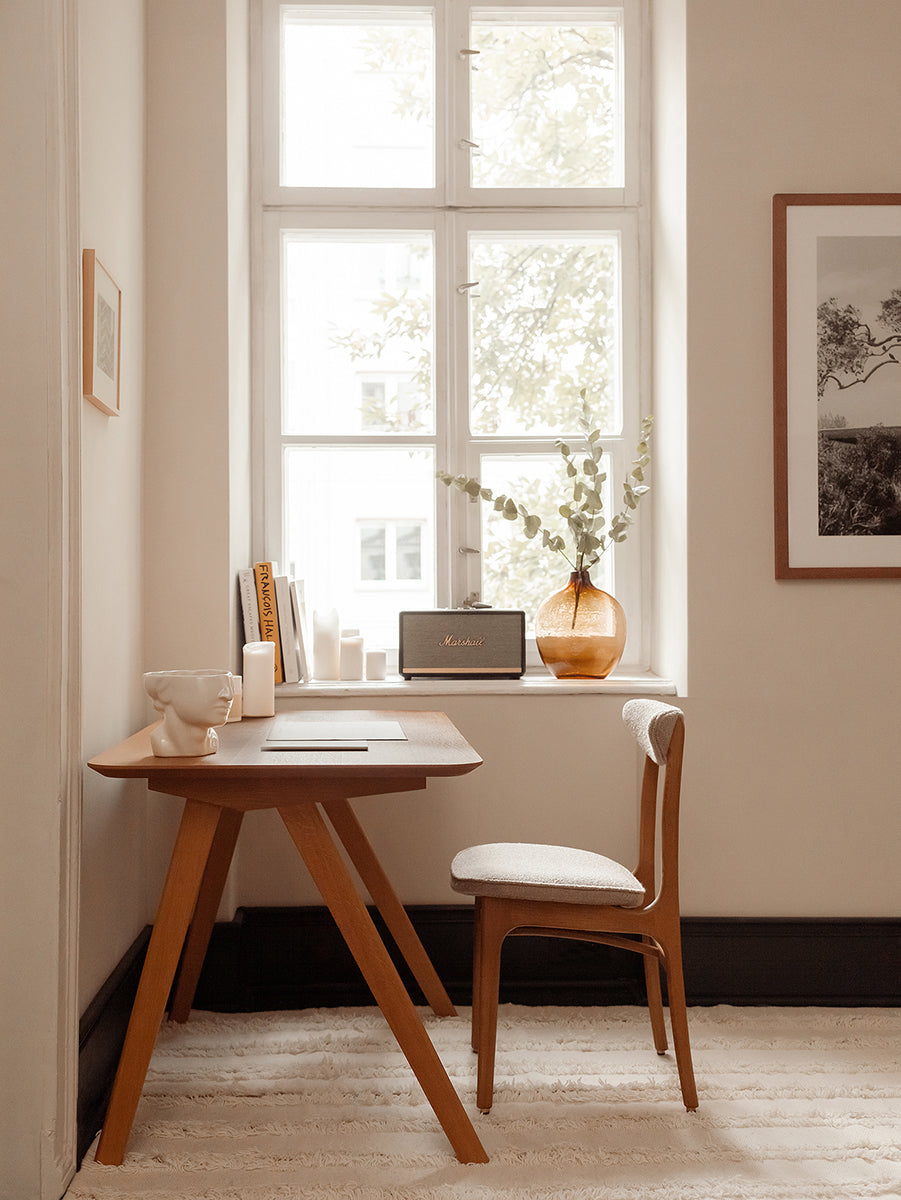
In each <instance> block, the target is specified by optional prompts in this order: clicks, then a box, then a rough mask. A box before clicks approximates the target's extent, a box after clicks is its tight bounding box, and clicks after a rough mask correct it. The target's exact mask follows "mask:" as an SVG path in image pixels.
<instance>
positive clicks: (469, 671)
mask: <svg viewBox="0 0 901 1200" xmlns="http://www.w3.org/2000/svg"><path fill="white" fill-rule="evenodd" d="M525 634H526V615H525V613H524V612H520V611H519V610H518V609H506V608H439V609H430V610H429V611H428V612H402V613H401V614H400V651H399V654H398V673H399V674H400V675H403V677H404V679H414V678H416V679H422V678H429V677H431V678H432V679H518V678H519V676H520V675H522V674H523V672H524V671H525V669H526V637H525Z"/></svg>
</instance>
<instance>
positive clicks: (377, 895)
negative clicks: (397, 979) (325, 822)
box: [322, 800, 457, 1017]
mask: <svg viewBox="0 0 901 1200" xmlns="http://www.w3.org/2000/svg"><path fill="white" fill-rule="evenodd" d="M322 807H323V808H324V809H325V811H326V813H327V815H328V819H329V820H330V821H331V823H332V825H333V826H334V828H335V832H336V833H337V834H338V837H339V838H340V839H341V841H342V842H343V843H344V848H345V849H346V850H347V853H348V854H349V855H350V860H351V862H352V863H353V865H354V866H355V867H356V868H357V871H358V872H359V875H360V878H361V879H362V880H363V883H364V885H365V887H366V890H367V891H368V892H369V895H370V896H371V897H372V899H373V902H374V903H375V905H376V907H377V908H378V910H379V912H380V913H381V914H382V917H383V918H384V921H385V924H386V925H387V926H388V929H389V930H390V931H391V936H392V937H393V938H394V940H395V942H396V943H397V946H398V949H399V950H400V952H401V954H402V955H403V956H404V959H405V960H406V963H407V966H408V967H409V968H410V970H411V971H412V972H413V976H414V978H415V979H416V982H417V983H418V984H419V986H420V987H421V988H422V992H423V995H424V996H425V998H426V1000H427V1001H428V1003H429V1004H430V1005H431V1006H432V1012H433V1013H434V1014H435V1016H436V1017H453V1016H456V1013H457V1010H456V1009H455V1008H454V1006H453V1004H452V1003H451V999H450V996H448V994H447V991H446V990H445V987H444V984H443V983H442V982H441V979H440V978H439V976H438V972H437V971H436V970H435V968H434V967H433V966H432V962H431V959H430V958H429V956H428V955H427V954H426V952H425V947H424V946H423V944H422V942H421V941H420V940H419V935H418V934H417V932H416V930H415V929H414V928H413V925H412V923H411V921H410V918H409V916H408V915H407V910H406V909H405V908H404V906H403V905H402V904H401V902H400V900H398V898H397V894H396V893H395V891H394V888H393V887H392V886H391V881H390V880H389V879H388V876H387V875H386V874H385V871H384V869H383V867H382V864H381V863H380V862H379V860H378V858H376V855H375V851H374V850H373V848H372V846H371V845H370V842H369V839H368V838H367V836H366V834H365V832H364V831H363V828H362V826H361V825H360V822H359V821H358V820H357V818H356V814H355V813H354V811H353V809H352V808H351V806H350V802H349V801H347V800H329V801H327V802H324V803H323V805H322Z"/></svg>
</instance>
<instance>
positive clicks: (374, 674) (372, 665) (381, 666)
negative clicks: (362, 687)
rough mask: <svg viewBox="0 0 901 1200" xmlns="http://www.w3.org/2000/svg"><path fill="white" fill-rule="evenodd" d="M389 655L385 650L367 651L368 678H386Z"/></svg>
mask: <svg viewBox="0 0 901 1200" xmlns="http://www.w3.org/2000/svg"><path fill="white" fill-rule="evenodd" d="M386 660H387V655H386V653H385V651H384V650H377V649H372V650H367V651H366V678H367V679H384V678H385V672H386V670H387V661H386Z"/></svg>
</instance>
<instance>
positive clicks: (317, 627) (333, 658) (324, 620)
mask: <svg viewBox="0 0 901 1200" xmlns="http://www.w3.org/2000/svg"><path fill="white" fill-rule="evenodd" d="M340 676H341V637H340V630H339V625H338V610H337V609H336V608H330V609H328V611H326V612H320V611H319V610H318V609H317V610H315V611H314V612H313V678H314V679H339V678H340Z"/></svg>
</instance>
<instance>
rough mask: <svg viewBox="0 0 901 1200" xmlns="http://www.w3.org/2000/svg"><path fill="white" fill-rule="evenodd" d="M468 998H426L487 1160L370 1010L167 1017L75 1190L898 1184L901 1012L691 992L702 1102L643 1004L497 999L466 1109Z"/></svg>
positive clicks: (295, 1199) (262, 1196)
mask: <svg viewBox="0 0 901 1200" xmlns="http://www.w3.org/2000/svg"><path fill="white" fill-rule="evenodd" d="M468 1018H469V1012H468V1010H461V1012H460V1016H459V1017H458V1018H443V1019H439V1018H435V1017H433V1016H431V1014H429V1015H428V1016H426V1017H425V1020H426V1023H427V1027H428V1029H429V1032H430V1035H431V1037H432V1039H433V1041H434V1042H435V1045H436V1047H437V1049H438V1052H439V1054H440V1055H441V1058H442V1060H443V1062H444V1063H445V1066H446V1067H447V1069H448V1072H449V1074H450V1076H451V1078H452V1080H453V1081H454V1084H455V1086H456V1087H457V1090H458V1091H459V1093H460V1095H461V1096H462V1098H463V1101H464V1104H465V1105H466V1107H467V1111H468V1112H470V1114H471V1115H472V1117H473V1120H474V1123H475V1126H476V1129H477V1131H478V1133H479V1136H480V1137H481V1139H482V1142H483V1144H484V1146H485V1148H486V1150H487V1151H488V1153H489V1155H490V1157H491V1162H490V1163H489V1164H487V1165H481V1166H472V1165H470V1166H462V1165H461V1164H459V1163H458V1162H457V1161H456V1159H455V1158H454V1156H453V1152H452V1151H451V1149H450V1146H449V1145H448V1143H447V1141H446V1140H445V1138H444V1135H443V1133H442V1131H441V1129H440V1127H439V1125H438V1123H437V1121H436V1120H435V1118H434V1115H433V1114H432V1111H431V1109H430V1108H429V1106H428V1104H427V1103H426V1101H425V1098H424V1096H423V1095H422V1092H421V1091H420V1089H419V1085H418V1084H417V1083H416V1081H415V1079H414V1077H413V1075H412V1073H411V1072H410V1070H409V1068H408V1066H407V1064H406V1061H405V1060H404V1059H403V1057H402V1055H401V1053H400V1051H399V1050H398V1049H397V1046H396V1044H395V1042H394V1040H393V1038H392V1036H391V1034H390V1032H389V1030H388V1027H387V1025H386V1024H385V1022H384V1019H383V1018H382V1016H381V1014H380V1013H379V1011H378V1009H375V1008H362V1009H356V1008H355V1009H346V1008H345V1009H317V1010H309V1011H303V1012H279V1013H254V1014H249V1015H237V1016H236V1015H227V1016H226V1015H221V1014H216V1013H204V1012H197V1013H194V1014H192V1016H191V1020H190V1022H189V1023H188V1024H187V1025H183V1026H175V1025H165V1026H164V1027H163V1029H162V1030H161V1032H160V1036H159V1040H158V1042H157V1047H156V1051H155V1053H154V1057H153V1062H152V1064H151V1067H150V1072H149V1074H148V1076H147V1082H146V1085H145V1088H144V1094H143V1097H142V1100H141V1104H140V1107H139V1109H138V1114H137V1118H136V1121H135V1125H134V1129H133V1131H132V1135H131V1140H130V1142H129V1147H128V1153H127V1155H126V1159H125V1163H124V1165H123V1166H121V1167H102V1166H99V1165H98V1164H96V1163H95V1162H94V1161H93V1148H92V1150H91V1151H90V1152H89V1154H88V1155H87V1156H86V1157H85V1160H84V1164H83V1167H82V1170H81V1171H80V1172H79V1174H78V1175H77V1176H76V1177H75V1180H74V1181H73V1183H72V1186H71V1188H70V1189H69V1191H68V1193H67V1200H120V1198H121V1200H126V1198H127V1200H137V1198H140V1200H334V1198H337V1197H342V1198H343V1197H348V1198H351V1200H389V1198H391V1200H500V1198H502V1197H503V1198H505V1200H506V1198H509V1200H514V1198H515V1200H524V1198H535V1200H551V1198H553V1200H557V1198H560V1200H595V1198H597V1200H714V1198H715V1200H863V1198H864V1197H874V1196H878V1197H893V1198H895V1200H898V1198H901V1148H899V1143H901V1009H847V1008H841V1009H838V1008H836V1009H822V1008H818V1009H811V1008H729V1007H725V1006H722V1007H717V1008H694V1009H692V1010H691V1011H690V1014H689V1023H690V1029H691V1037H692V1046H693V1052H694V1062H695V1072H696V1076H697V1082H698V1091H699V1093H700V1099H701V1107H700V1108H699V1110H698V1111H697V1112H696V1113H687V1112H686V1111H685V1109H684V1108H683V1106H682V1103H681V1098H680V1093H679V1084H678V1079H677V1075H676V1067H675V1061H674V1059H673V1057H672V1054H671V1052H670V1053H668V1054H666V1055H665V1056H662V1057H661V1056H658V1055H657V1054H656V1053H655V1052H654V1048H653V1043H652V1041H651V1033H650V1026H649V1022H648V1018H647V1014H646V1012H645V1010H644V1009H642V1008H625V1007H623V1008H581V1009H575V1008H524V1007H518V1006H512V1005H506V1006H502V1009H501V1020H500V1023H499V1029H498V1056H497V1088H496V1092H495V1102H494V1108H493V1109H492V1111H491V1113H490V1114H489V1115H487V1116H481V1115H479V1114H478V1112H477V1111H476V1109H475V1105H474V1096H475V1066H476V1060H475V1055H474V1054H473V1053H472V1051H471V1050H470V1048H469V1022H468Z"/></svg>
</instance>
